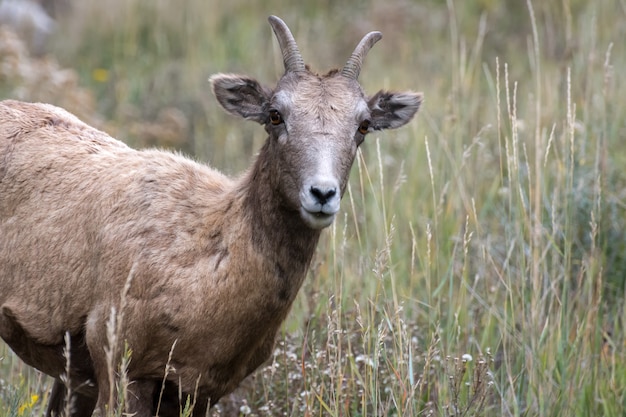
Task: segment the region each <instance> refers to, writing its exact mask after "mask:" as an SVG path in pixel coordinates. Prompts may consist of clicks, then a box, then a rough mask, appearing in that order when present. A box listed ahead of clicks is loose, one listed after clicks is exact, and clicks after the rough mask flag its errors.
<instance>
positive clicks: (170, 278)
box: [0, 16, 422, 417]
mask: <svg viewBox="0 0 626 417" xmlns="http://www.w3.org/2000/svg"><path fill="white" fill-rule="evenodd" d="M269 22H270V24H271V27H272V29H273V30H274V33H275V35H276V38H277V39H278V43H279V45H280V48H281V51H282V55H283V61H284V66H285V73H284V75H283V76H282V77H281V78H280V80H279V81H278V84H277V86H276V87H275V88H273V89H272V88H267V87H264V86H261V85H260V84H259V83H258V82H257V81H255V80H253V79H251V78H248V77H244V76H238V75H226V74H218V75H215V76H213V77H212V78H211V79H210V82H211V85H212V88H213V91H214V94H215V96H216V98H217V100H218V102H219V103H220V104H221V105H222V107H224V109H225V110H226V111H227V112H228V113H231V114H234V115H238V116H241V117H243V118H245V119H249V120H253V121H256V122H258V123H260V124H262V125H263V126H264V127H265V130H266V131H267V133H268V139H267V140H266V142H265V144H264V145H263V147H262V148H261V150H260V152H259V154H258V156H257V157H256V160H255V162H254V163H253V165H252V167H250V168H249V169H248V170H247V171H246V172H245V173H243V174H242V175H241V176H240V177H238V178H236V179H231V178H228V177H226V176H224V175H222V174H221V173H219V172H217V171H215V170H213V169H211V168H209V167H207V166H205V165H202V164H199V163H196V162H193V161H191V160H189V159H185V158H184V157H182V156H180V155H177V154H173V153H169V152H165V151H159V150H142V151H137V150H133V149H131V148H129V147H127V146H126V145H124V144H123V143H122V142H119V141H117V140H115V139H112V138H111V137H109V136H108V135H106V134H105V133H102V132H100V131H98V130H96V129H94V128H92V127H90V126H88V125H86V124H84V123H82V122H81V121H80V120H78V119H77V118H76V117H74V116H73V115H71V114H69V113H67V112H66V111H64V110H62V109H60V108H57V107H53V106H51V105H46V104H27V103H21V102H16V101H4V102H1V103H0V336H2V338H3V339H4V340H5V341H6V343H8V345H9V346H10V347H11V348H12V349H13V350H14V351H15V353H17V355H18V356H20V358H21V359H22V360H24V361H25V362H26V363H28V364H30V365H32V366H34V367H35V368H37V369H40V370H41V371H43V372H45V373H46V374H49V375H51V376H53V377H54V378H56V382H55V385H54V386H53V392H52V395H51V401H50V404H49V406H48V415H59V414H60V413H61V411H62V410H64V407H65V401H66V396H68V397H70V398H69V400H70V401H71V405H72V412H71V415H73V416H88V415H90V414H91V413H92V412H93V410H94V408H96V409H97V410H98V411H99V412H100V413H101V414H103V415H104V413H105V411H106V410H107V409H109V410H110V408H111V407H114V406H115V405H114V404H111V403H110V400H109V398H110V397H109V396H110V392H112V391H111V384H110V383H111V380H110V378H109V377H110V375H109V369H107V354H110V352H116V353H117V356H116V358H117V359H119V355H121V352H122V351H123V350H124V349H123V346H124V343H126V344H127V346H128V347H129V348H130V350H131V352H132V357H131V360H130V363H129V365H128V367H127V370H126V372H127V377H128V379H129V381H130V384H129V385H128V390H129V393H128V398H127V403H126V404H125V408H126V411H127V412H129V413H135V414H134V415H135V416H138V417H143V416H151V415H153V414H154V413H156V411H157V402H158V401H159V399H160V400H161V401H162V404H161V405H160V410H159V412H160V415H172V416H173V415H178V406H179V404H178V398H179V396H178V392H179V389H180V391H182V393H183V395H185V396H186V395H190V396H193V395H194V394H195V398H196V406H195V410H194V415H202V416H203V415H204V413H205V412H206V410H207V406H210V405H211V404H214V403H215V402H216V401H217V400H218V399H219V398H220V397H222V396H223V395H225V394H227V393H229V392H231V391H232V390H233V389H234V388H236V387H237V385H238V384H239V382H240V381H241V380H242V379H243V378H244V377H246V376H247V375H249V374H250V373H252V372H253V371H254V370H255V369H256V368H257V367H258V366H259V365H261V364H262V363H263V362H264V361H265V360H266V359H267V358H268V357H269V356H270V354H271V351H272V349H273V345H274V338H275V335H276V333H277V331H278V330H279V327H280V325H281V323H282V322H283V320H284V319H285V317H286V315H287V313H288V311H289V309H290V306H291V305H292V302H293V300H294V298H295V296H296V293H297V292H298V290H299V288H300V286H301V284H302V281H303V279H304V277H305V274H306V271H307V268H308V267H309V263H310V261H311V258H312V256H313V253H314V250H315V247H316V245H317V242H318V238H319V236H320V232H321V230H322V229H323V228H325V227H327V226H329V225H330V224H331V223H332V221H333V219H334V218H335V215H336V214H337V211H338V210H339V202H340V199H341V196H342V194H343V191H344V189H345V187H346V183H347V180H348V175H349V171H350V168H351V166H352V163H353V160H354V158H355V155H356V152H357V148H358V146H359V145H360V144H361V142H363V139H364V137H365V135H366V134H367V133H368V132H371V131H374V130H381V129H387V128H396V127H399V126H402V125H404V124H405V123H407V122H408V121H409V120H411V119H412V117H413V116H414V114H415V113H416V112H417V110H418V108H419V106H420V103H421V101H422V95H421V94H420V93H413V92H403V93H390V92H385V91H380V92H378V93H377V94H375V95H374V96H372V97H367V96H366V95H365V94H364V92H363V89H362V88H361V86H360V85H359V83H358V81H357V77H358V75H359V72H360V69H361V64H362V61H363V59H364V57H365V55H366V54H367V52H368V51H369V49H370V48H371V47H372V46H373V44H374V43H375V42H377V41H378V40H379V39H380V38H381V34H380V33H379V32H371V33H369V34H367V35H366V36H365V37H364V38H363V40H362V41H361V42H360V43H359V44H358V46H357V47H356V49H355V51H354V52H353V54H352V56H351V57H350V58H349V60H348V61H347V63H346V64H345V66H344V67H343V69H341V70H333V71H330V72H329V73H327V74H326V75H318V74H315V73H313V72H311V71H310V70H309V69H308V68H307V67H305V65H304V62H303V60H302V57H301V55H300V52H299V51H298V47H297V45H296V43H295V40H294V38H293V35H292V34H291V32H290V31H289V29H288V28H287V26H286V25H285V23H284V22H283V21H282V20H280V19H279V18H277V17H274V16H272V17H270V18H269ZM122 293H124V294H125V297H124V300H125V302H124V303H122V302H121V300H122V296H121V294H122ZM120 310H121V311H120ZM112 311H117V312H118V314H123V319H121V320H120V321H119V322H118V325H119V328H118V329H117V330H118V331H119V333H120V338H119V340H118V342H119V345H120V346H109V343H110V340H108V339H107V321H108V320H109V319H110V316H111V314H112ZM66 334H67V335H69V339H70V340H69V342H70V343H69V345H70V375H65V372H66V371H65V369H66V359H65V358H64V355H63V349H64V347H65V346H66V342H65V341H64V338H65V337H66ZM170 354H171V360H170V361H169V365H170V367H171V368H170V372H169V373H168V376H167V381H166V382H165V383H164V387H165V388H164V392H163V393H161V389H162V381H163V378H164V370H165V367H166V364H167V363H168V356H170ZM62 381H63V382H62ZM67 381H69V382H70V389H69V390H68V388H67V387H66V385H65V384H66V383H67Z"/></svg>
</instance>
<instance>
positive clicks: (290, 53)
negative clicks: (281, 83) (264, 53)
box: [268, 16, 305, 72]
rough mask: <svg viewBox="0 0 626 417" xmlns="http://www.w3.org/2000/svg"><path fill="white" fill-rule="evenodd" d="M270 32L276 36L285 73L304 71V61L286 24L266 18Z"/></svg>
mask: <svg viewBox="0 0 626 417" xmlns="http://www.w3.org/2000/svg"><path fill="white" fill-rule="evenodd" d="M268 21H269V22H270V25H271V26H272V30H274V34H275V35H276V40H278V44H279V45H280V51H281V53H282V54H283V63H284V64H285V71H286V72H302V71H305V66H304V60H303V59H302V55H301V54H300V50H299V49H298V45H297V44H296V40H295V39H294V37H293V35H292V33H291V31H290V30H289V28H288V27H287V24H285V22H283V20H282V19H281V18H279V17H277V16H270V17H269V18H268Z"/></svg>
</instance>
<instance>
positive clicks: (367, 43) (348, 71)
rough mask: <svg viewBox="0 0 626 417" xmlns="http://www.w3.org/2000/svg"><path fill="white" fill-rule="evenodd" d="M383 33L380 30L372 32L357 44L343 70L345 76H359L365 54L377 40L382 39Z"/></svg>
mask: <svg viewBox="0 0 626 417" xmlns="http://www.w3.org/2000/svg"><path fill="white" fill-rule="evenodd" d="M382 37H383V34H382V33H380V32H370V33H368V34H367V35H365V36H364V37H363V39H361V42H359V44H358V45H357V46H356V48H355V49H354V52H352V55H351V56H350V59H348V62H346V65H344V67H343V69H342V70H341V75H343V76H344V77H348V78H352V79H355V80H356V79H357V78H359V73H360V72H361V65H363V60H364V59H365V55H367V53H368V52H369V50H370V49H371V48H372V46H374V44H375V43H376V42H378V41H379V40H381V39H382Z"/></svg>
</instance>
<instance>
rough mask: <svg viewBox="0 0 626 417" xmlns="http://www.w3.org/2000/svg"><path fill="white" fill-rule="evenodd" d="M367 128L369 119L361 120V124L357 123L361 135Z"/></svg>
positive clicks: (365, 132)
mask: <svg viewBox="0 0 626 417" xmlns="http://www.w3.org/2000/svg"><path fill="white" fill-rule="evenodd" d="M369 128H370V121H369V120H363V121H362V122H361V124H360V125H359V133H360V134H362V135H365V134H367V132H368V131H369Z"/></svg>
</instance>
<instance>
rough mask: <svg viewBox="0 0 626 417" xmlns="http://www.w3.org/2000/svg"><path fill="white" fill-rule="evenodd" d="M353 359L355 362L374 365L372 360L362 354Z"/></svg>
mask: <svg viewBox="0 0 626 417" xmlns="http://www.w3.org/2000/svg"><path fill="white" fill-rule="evenodd" d="M354 360H355V362H356V363H364V364H365V365H367V366H371V367H374V361H372V360H371V359H370V358H368V357H367V356H365V355H363V354H361V355H358V356H357V357H356V358H355V359H354Z"/></svg>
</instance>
